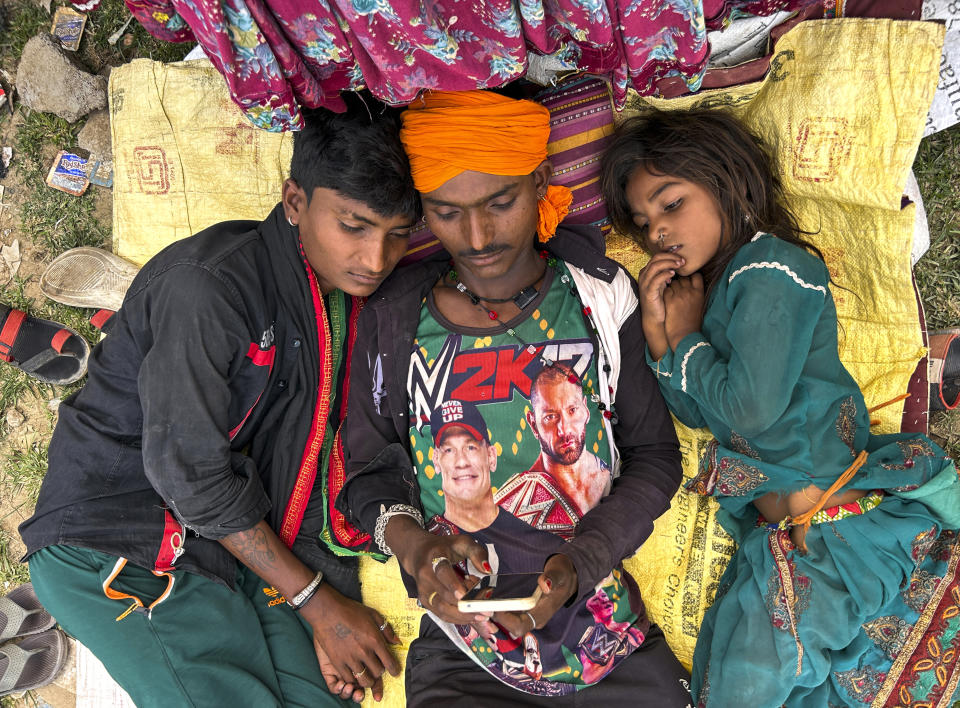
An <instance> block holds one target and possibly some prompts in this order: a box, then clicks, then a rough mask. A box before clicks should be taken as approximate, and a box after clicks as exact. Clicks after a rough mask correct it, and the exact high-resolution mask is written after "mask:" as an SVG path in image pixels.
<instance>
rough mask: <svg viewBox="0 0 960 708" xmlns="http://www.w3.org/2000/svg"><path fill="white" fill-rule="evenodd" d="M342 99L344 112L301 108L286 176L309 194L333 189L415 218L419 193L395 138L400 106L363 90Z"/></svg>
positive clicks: (388, 212)
mask: <svg viewBox="0 0 960 708" xmlns="http://www.w3.org/2000/svg"><path fill="white" fill-rule="evenodd" d="M343 98H344V102H345V103H346V104H347V110H346V111H345V112H343V113H333V112H331V111H327V110H322V109H320V110H312V111H304V122H305V125H304V128H303V130H301V131H299V132H298V133H296V134H295V135H294V138H293V145H294V147H293V159H292V160H291V161H290V177H291V179H293V180H294V181H295V182H296V183H297V184H299V185H300V186H301V187H302V188H303V190H304V191H305V192H306V193H307V194H308V195H309V197H308V198H312V196H313V190H314V189H316V188H317V187H323V188H326V189H335V190H336V191H338V192H340V193H341V194H343V195H344V196H345V197H349V198H350V199H355V200H357V201H361V202H364V203H365V204H367V205H368V206H369V207H370V208H371V209H373V210H374V211H375V212H376V213H377V214H380V215H381V216H392V215H394V214H409V215H411V216H415V217H417V218H419V216H420V196H419V195H418V194H417V191H416V189H414V186H413V179H412V178H411V177H410V168H409V166H408V165H407V156H406V153H404V152H403V146H402V145H401V144H400V139H399V137H398V131H399V129H400V112H401V111H400V110H399V109H396V108H391V107H389V106H385V105H383V104H382V103H380V102H379V101H377V100H375V99H373V98H371V97H370V95H369V94H368V93H363V94H356V93H352V92H349V93H345V94H344V96H343Z"/></svg>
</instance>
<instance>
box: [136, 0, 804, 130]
mask: <svg viewBox="0 0 960 708" xmlns="http://www.w3.org/2000/svg"><path fill="white" fill-rule="evenodd" d="M812 2H814V0H705V1H703V0H543V1H541V0H492V1H491V2H468V1H467V0H395V1H394V2H390V1H388V0H333V2H328V1H327V0H320V1H319V2H317V1H310V2H306V1H304V0H126V3H127V6H128V7H129V8H130V10H131V11H132V12H133V14H134V15H135V16H136V17H137V19H138V20H139V21H140V23H141V24H143V26H144V27H145V28H146V29H147V30H148V31H149V32H150V33H151V34H153V35H154V36H155V37H158V38H160V39H165V40H170V41H175V42H185V41H191V40H196V41H197V42H199V43H200V44H201V45H202V46H203V48H204V50H205V51H206V54H207V56H208V57H210V59H211V61H212V62H213V64H214V65H215V66H216V67H217V69H218V70H219V71H220V72H221V73H222V74H223V75H224V77H225V78H226V80H227V85H228V87H229V89H230V94H231V95H232V97H233V99H234V101H236V103H237V104H238V105H239V106H240V108H241V109H243V110H244V111H245V112H246V114H247V116H248V117H249V119H250V120H251V122H253V123H254V124H255V125H257V126H258V127H261V128H264V129H266V130H272V131H281V130H289V129H294V130H296V129H298V128H300V127H301V126H302V122H303V119H302V117H301V115H300V110H299V107H300V106H304V107H311V108H312V107H317V106H324V107H327V108H331V109H334V110H340V109H341V108H342V102H341V100H340V98H339V95H338V92H339V91H341V90H344V89H358V88H361V87H367V88H369V89H370V90H371V92H372V93H373V94H374V95H376V96H378V97H379V98H381V99H382V100H384V101H386V102H387V103H391V104H405V103H409V102H410V101H412V100H413V99H414V98H415V97H416V96H417V94H418V93H419V92H420V91H421V90H422V89H425V88H434V89H442V90H447V91H452V90H465V89H474V88H493V87H496V86H500V85H502V84H505V83H507V82H509V81H512V80H513V79H516V78H519V77H521V76H524V75H525V74H527V72H528V69H529V68H530V63H531V61H530V60H531V57H533V56H536V57H537V59H538V60H539V59H542V62H541V66H542V67H543V68H545V69H547V70H549V71H551V72H557V73H561V74H565V73H571V72H586V73H589V74H594V75H597V76H601V77H603V78H605V79H607V80H608V81H609V82H610V86H611V91H612V94H613V97H614V101H615V102H616V103H617V105H622V103H623V101H624V99H625V98H626V92H627V89H628V88H631V87H632V88H635V89H636V90H637V91H639V92H640V93H641V94H654V93H656V92H657V83H658V82H659V81H661V80H662V79H665V78H668V77H672V76H677V77H680V78H681V79H682V80H683V81H684V82H685V83H686V84H687V86H688V87H689V88H690V90H696V89H697V88H699V85H700V80H701V78H702V76H703V72H704V67H705V65H706V61H707V56H708V54H709V45H708V44H707V36H706V32H707V29H712V28H715V27H718V26H720V25H722V23H723V22H725V21H726V20H727V19H728V18H729V17H730V16H731V14H732V13H735V12H736V13H751V14H769V13H771V12H774V11H777V10H781V9H796V8H799V7H802V6H804V5H809V4H811V3H812Z"/></svg>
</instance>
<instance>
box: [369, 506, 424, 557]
mask: <svg viewBox="0 0 960 708" xmlns="http://www.w3.org/2000/svg"><path fill="white" fill-rule="evenodd" d="M398 514H403V515H404V516H409V517H410V518H411V519H413V520H414V521H416V522H417V526H419V527H420V528H423V514H421V513H420V510H419V509H417V508H416V507H413V506H410V505H409V504H394V505H393V506H391V507H390V508H389V509H388V508H386V506H384V505H383V504H381V505H380V516H378V517H377V525H376V526H375V527H374V530H373V541H374V543H376V544H377V545H378V546H379V547H380V550H381V551H383V552H384V553H385V554H386V555H388V556H393V555H396V554H395V553H394V552H393V551H391V550H390V546H388V545H387V542H386V540H385V539H384V537H383V533H384V531H386V529H387V522H388V521H390V519H391V518H393V517H394V516H397V515H398Z"/></svg>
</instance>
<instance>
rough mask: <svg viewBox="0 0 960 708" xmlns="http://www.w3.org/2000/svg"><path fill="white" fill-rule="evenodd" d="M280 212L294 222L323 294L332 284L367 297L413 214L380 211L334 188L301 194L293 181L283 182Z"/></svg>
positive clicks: (405, 236)
mask: <svg viewBox="0 0 960 708" xmlns="http://www.w3.org/2000/svg"><path fill="white" fill-rule="evenodd" d="M283 204H284V212H285V215H286V216H287V217H288V218H289V219H290V220H291V221H292V222H293V223H294V224H296V225H297V228H298V230H299V233H300V242H301V243H302V244H303V252H304V254H305V255H306V257H307V262H309V263H310V267H311V268H313V273H314V275H315V276H316V278H317V286H318V287H319V288H320V291H321V292H322V293H323V294H326V293H328V292H330V291H332V290H334V289H336V288H339V289H340V290H343V291H344V292H345V293H347V294H348V295H357V296H363V297H365V296H367V295H370V294H372V293H373V291H374V290H376V289H377V286H379V285H380V283H382V282H383V279H384V278H386V277H387V276H388V275H389V274H390V272H391V271H392V270H393V268H394V266H396V265H397V262H398V261H399V260H400V258H401V257H402V256H403V254H404V253H406V250H407V244H408V242H409V238H410V230H411V229H412V228H413V226H414V225H415V223H416V222H415V221H414V219H413V217H411V216H409V215H404V214H399V215H393V216H383V215H381V214H377V213H376V212H375V211H373V210H372V209H371V208H370V207H369V206H367V205H366V204H364V203H363V202H360V201H357V200H355V199H350V198H348V197H345V196H343V195H342V194H340V193H339V192H337V191H336V190H333V189H326V188H323V187H317V188H316V189H314V190H313V197H312V198H311V199H310V200H309V203H307V199H306V193H305V192H304V191H303V189H301V188H300V187H299V185H297V183H296V182H294V181H293V180H290V179H288V180H287V181H286V182H285V183H284V186H283Z"/></svg>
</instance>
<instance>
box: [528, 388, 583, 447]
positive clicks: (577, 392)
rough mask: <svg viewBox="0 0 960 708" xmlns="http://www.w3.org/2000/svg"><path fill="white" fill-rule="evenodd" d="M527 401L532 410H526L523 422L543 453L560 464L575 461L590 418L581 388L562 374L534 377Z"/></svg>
mask: <svg viewBox="0 0 960 708" xmlns="http://www.w3.org/2000/svg"><path fill="white" fill-rule="evenodd" d="M547 373H549V372H547ZM530 402H531V403H532V404H533V410H531V411H529V412H528V413H527V422H528V423H529V424H530V429H531V430H532V431H533V434H534V435H536V436H537V440H539V441H540V449H541V450H543V454H545V455H546V456H548V457H549V458H551V459H552V460H553V461H554V462H556V463H559V464H561V465H572V464H574V463H576V462H577V461H578V460H579V459H580V456H581V455H582V454H583V448H584V446H585V445H586V439H587V421H589V420H590V410H589V409H588V408H587V402H586V398H585V397H584V395H583V389H582V388H581V387H580V386H579V385H578V384H575V383H571V382H570V381H567V380H566V378H565V377H564V378H561V379H559V380H553V381H551V380H546V381H543V382H540V381H537V382H535V386H534V387H533V389H532V391H531V395H530Z"/></svg>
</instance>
